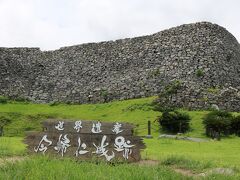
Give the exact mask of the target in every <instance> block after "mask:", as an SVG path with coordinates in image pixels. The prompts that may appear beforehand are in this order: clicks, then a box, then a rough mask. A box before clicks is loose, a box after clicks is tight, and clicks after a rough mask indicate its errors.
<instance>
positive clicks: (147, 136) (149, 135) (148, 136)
mask: <svg viewBox="0 0 240 180" xmlns="http://www.w3.org/2000/svg"><path fill="white" fill-rule="evenodd" d="M146 138H149V139H150V138H153V137H152V135H151V121H148V135H146Z"/></svg>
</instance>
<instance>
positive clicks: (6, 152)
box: [0, 137, 26, 157]
mask: <svg viewBox="0 0 240 180" xmlns="http://www.w3.org/2000/svg"><path fill="white" fill-rule="evenodd" d="M22 141H23V138H21V137H0V157H3V156H16V155H17V156H20V155H24V154H25V153H26V152H25V149H26V146H25V145H24V144H23V142H22Z"/></svg>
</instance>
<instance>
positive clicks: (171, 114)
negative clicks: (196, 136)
mask: <svg viewBox="0 0 240 180" xmlns="http://www.w3.org/2000/svg"><path fill="white" fill-rule="evenodd" d="M190 120H191V118H190V116H189V115H188V114H186V113H181V112H178V111H168V110H166V111H164V112H163V113H162V116H160V117H159V118H158V122H159V124H160V125H161V126H162V129H163V130H164V131H167V132H170V133H184V132H186V131H188V130H189V128H190V126H189V122H190Z"/></svg>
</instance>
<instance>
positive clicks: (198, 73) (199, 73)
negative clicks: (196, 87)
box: [196, 69, 204, 77]
mask: <svg viewBox="0 0 240 180" xmlns="http://www.w3.org/2000/svg"><path fill="white" fill-rule="evenodd" d="M196 75H197V77H201V76H203V75H204V72H203V70H201V69H198V70H197V71H196Z"/></svg>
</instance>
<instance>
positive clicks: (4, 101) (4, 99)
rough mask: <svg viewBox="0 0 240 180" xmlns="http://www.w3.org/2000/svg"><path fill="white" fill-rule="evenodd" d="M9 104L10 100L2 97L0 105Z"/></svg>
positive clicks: (0, 97)
mask: <svg viewBox="0 0 240 180" xmlns="http://www.w3.org/2000/svg"><path fill="white" fill-rule="evenodd" d="M7 102H8V98H7V97H4V96H0V104H6V103H7Z"/></svg>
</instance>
